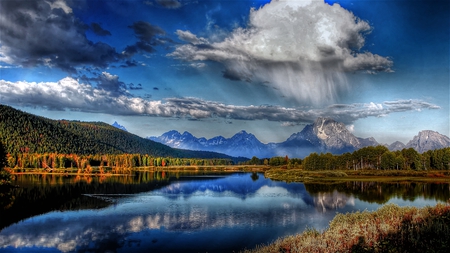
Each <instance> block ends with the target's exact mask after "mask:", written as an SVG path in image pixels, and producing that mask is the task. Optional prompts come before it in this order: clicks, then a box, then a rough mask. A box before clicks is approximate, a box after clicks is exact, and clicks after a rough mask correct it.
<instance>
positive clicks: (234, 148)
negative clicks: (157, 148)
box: [147, 130, 270, 157]
mask: <svg viewBox="0 0 450 253" xmlns="http://www.w3.org/2000/svg"><path fill="white" fill-rule="evenodd" d="M147 138H148V139H150V140H153V141H156V142H160V143H163V144H166V145H168V146H170V147H173V148H182V149H190V150H202V151H213V152H220V153H224V154H227V155H230V156H237V157H238V156H242V157H252V156H254V155H255V154H258V155H260V156H261V155H263V156H261V157H265V156H270V153H269V152H268V149H267V145H265V144H263V143H261V142H260V141H259V140H258V139H257V138H256V137H255V136H254V135H253V134H250V133H247V132H246V131H241V132H239V133H237V134H235V135H233V136H232V137H231V138H225V137H223V136H216V137H214V138H211V139H206V138H204V137H202V138H197V137H195V136H193V135H192V134H191V133H189V132H184V133H183V134H181V133H179V132H178V131H175V130H172V131H169V132H166V133H164V134H163V135H161V136H159V137H154V136H153V137H147Z"/></svg>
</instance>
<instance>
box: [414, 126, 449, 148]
mask: <svg viewBox="0 0 450 253" xmlns="http://www.w3.org/2000/svg"><path fill="white" fill-rule="evenodd" d="M405 147H406V148H413V149H415V150H416V151H417V152H419V153H423V152H426V151H428V150H434V149H441V148H446V147H450V138H449V137H447V136H445V135H442V134H440V133H438V132H435V131H431V130H424V131H421V132H419V134H418V135H416V136H414V138H413V139H412V140H410V141H409V142H408V143H407V144H406V146H405Z"/></svg>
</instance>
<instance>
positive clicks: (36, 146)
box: [0, 105, 232, 159]
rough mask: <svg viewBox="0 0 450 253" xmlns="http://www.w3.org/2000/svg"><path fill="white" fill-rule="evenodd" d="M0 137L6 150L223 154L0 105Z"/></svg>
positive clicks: (177, 154) (83, 152)
mask: <svg viewBox="0 0 450 253" xmlns="http://www.w3.org/2000/svg"><path fill="white" fill-rule="evenodd" d="M0 141H1V142H2V143H3V144H4V146H5V149H6V152H8V153H18V152H29V153H53V152H57V153H65V154H70V153H75V154H121V153H139V154H149V155H152V156H155V157H156V156H170V157H180V158H182V157H183V158H185V157H189V158H227V159H232V157H230V156H227V155H224V154H219V153H214V152H196V151H191V150H182V149H174V148H171V147H169V146H167V145H163V144H161V143H158V142H154V141H151V140H148V139H145V138H141V137H139V136H137V135H134V134H131V133H128V132H125V131H122V130H119V129H117V128H116V127H113V126H111V125H109V124H106V123H103V122H81V121H68V120H51V119H48V118H44V117H39V116H36V115H33V114H29V113H25V112H22V111H19V110H16V109H14V108H12V107H9V106H5V105H0Z"/></svg>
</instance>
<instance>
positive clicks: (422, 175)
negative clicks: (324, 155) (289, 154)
mask: <svg viewBox="0 0 450 253" xmlns="http://www.w3.org/2000/svg"><path fill="white" fill-rule="evenodd" d="M264 176H265V177H267V178H270V179H272V180H278V181H285V182H315V183H326V182H330V181H334V182H337V181H355V180H358V181H364V180H368V181H374V180H376V181H408V180H413V181H430V180H431V181H436V180H438V181H450V171H413V170H318V171H308V170H302V169H280V168H272V169H269V170H266V171H265V173H264Z"/></svg>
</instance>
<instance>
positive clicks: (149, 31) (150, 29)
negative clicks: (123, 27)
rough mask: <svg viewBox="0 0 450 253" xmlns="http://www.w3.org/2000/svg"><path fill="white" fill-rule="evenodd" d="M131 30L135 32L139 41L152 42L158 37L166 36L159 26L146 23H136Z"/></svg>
mask: <svg viewBox="0 0 450 253" xmlns="http://www.w3.org/2000/svg"><path fill="white" fill-rule="evenodd" d="M129 28H131V29H133V30H134V33H135V34H136V37H138V38H139V40H142V41H147V42H151V41H152V40H153V38H154V37H155V36H156V35H164V34H165V32H164V30H163V29H161V28H160V27H158V26H154V25H152V24H150V23H148V22H145V21H138V22H134V23H133V25H131V26H129Z"/></svg>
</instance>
